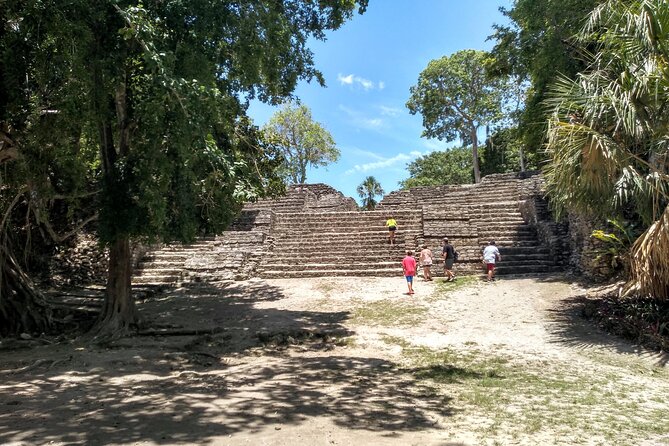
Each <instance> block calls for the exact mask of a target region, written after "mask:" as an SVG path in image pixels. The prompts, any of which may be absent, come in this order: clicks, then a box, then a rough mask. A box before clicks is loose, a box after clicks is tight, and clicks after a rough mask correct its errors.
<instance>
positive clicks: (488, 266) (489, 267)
mask: <svg viewBox="0 0 669 446" xmlns="http://www.w3.org/2000/svg"><path fill="white" fill-rule="evenodd" d="M485 265H486V268H488V271H492V270H494V269H495V264H494V263H486V264H485Z"/></svg>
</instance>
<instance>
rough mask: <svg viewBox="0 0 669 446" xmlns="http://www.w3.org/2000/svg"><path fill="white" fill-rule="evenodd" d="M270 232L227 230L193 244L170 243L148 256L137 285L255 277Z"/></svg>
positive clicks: (139, 274)
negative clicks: (266, 233) (267, 233)
mask: <svg viewBox="0 0 669 446" xmlns="http://www.w3.org/2000/svg"><path fill="white" fill-rule="evenodd" d="M265 240H266V235H265V233H264V232H261V231H225V232H224V233H223V234H222V235H220V236H209V237H202V238H200V239H198V240H197V241H195V242H194V243H191V244H180V243H175V244H169V245H166V246H162V247H160V248H158V249H156V250H153V251H150V252H149V253H148V254H147V255H145V256H144V258H143V259H142V261H141V262H140V264H139V266H138V267H137V269H136V271H135V275H134V277H133V281H132V282H133V285H164V284H168V285H180V284H182V283H186V282H187V283H197V282H207V283H211V282H222V281H228V280H243V279H248V278H250V277H252V275H253V274H254V271H255V268H256V266H257V264H258V263H259V262H260V260H261V258H262V255H263V252H264V247H265Z"/></svg>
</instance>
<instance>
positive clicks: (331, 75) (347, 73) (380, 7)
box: [249, 0, 512, 201]
mask: <svg viewBox="0 0 669 446" xmlns="http://www.w3.org/2000/svg"><path fill="white" fill-rule="evenodd" d="M369 3H370V4H369V7H368V9H367V12H366V13H365V14H363V15H362V16H360V15H356V16H355V17H354V18H353V20H352V21H349V22H347V23H346V24H345V25H344V26H343V27H342V28H340V29H339V30H337V31H334V32H331V33H329V34H328V39H327V40H326V41H325V42H321V41H312V42H311V44H310V47H311V49H312V51H313V52H314V54H315V62H316V67H317V68H318V69H319V70H320V71H321V72H322V73H323V75H324V76H325V81H326V83H327V87H326V88H323V87H320V86H319V85H318V84H317V83H315V82H312V83H311V84H309V83H306V82H303V83H301V84H300V85H299V86H298V88H297V90H296V94H297V96H298V97H299V98H300V100H301V102H302V103H303V104H304V105H306V106H308V107H309V108H310V109H311V112H312V116H313V119H314V120H315V121H317V122H319V123H320V124H321V125H323V126H324V127H325V128H326V129H327V130H328V131H329V132H330V133H331V134H332V136H333V137H334V140H335V142H336V144H337V147H338V148H339V150H340V151H341V157H340V159H339V161H338V162H337V163H334V164H331V165H329V166H327V167H319V168H317V169H310V170H309V171H308V172H307V182H308V183H326V184H329V185H330V186H332V187H334V188H335V189H337V190H339V191H341V192H342V193H343V194H344V195H346V196H349V197H353V198H355V199H356V200H358V201H360V200H359V197H358V195H357V193H356V188H357V186H358V185H359V184H360V183H362V181H363V180H364V179H365V178H366V177H367V176H370V175H371V176H374V177H375V178H376V179H377V180H378V181H379V183H381V186H382V187H383V189H384V190H385V192H386V193H389V192H391V191H393V190H397V189H399V185H398V182H399V181H401V180H404V179H406V178H407V177H408V172H407V170H406V166H407V164H408V163H409V162H411V161H412V160H414V159H416V158H417V157H418V156H421V155H425V154H427V153H430V152H432V151H435V150H444V149H446V148H447V147H450V146H453V145H454V144H455V143H445V142H441V141H438V140H428V139H425V138H421V136H420V135H421V133H422V130H423V127H422V120H421V117H420V115H416V116H412V115H411V114H409V111H408V109H407V108H406V106H405V104H406V102H407V100H408V99H409V88H410V87H411V86H412V85H414V84H415V83H416V81H417V80H418V75H419V74H420V72H421V71H423V69H424V68H425V67H426V66H427V64H428V62H429V61H430V60H432V59H438V58H440V57H442V56H445V55H450V54H452V53H454V52H456V51H458V50H463V49H483V50H489V49H490V48H491V47H492V45H493V44H492V42H486V38H487V37H488V36H489V35H490V34H492V25H493V24H494V23H498V24H505V23H507V22H506V20H505V18H504V17H503V16H502V14H501V13H500V12H499V10H498V9H499V7H500V6H504V7H506V8H510V7H511V3H512V2H511V0H508V1H507V0H470V1H462V0H459V1H457V0H370V2H369ZM276 110H277V109H276V108H273V107H269V106H267V105H265V104H261V103H257V102H254V103H253V104H251V107H250V109H249V114H250V115H251V117H252V118H253V119H254V121H255V123H256V125H259V126H262V125H263V124H265V123H266V122H267V121H268V120H269V118H270V117H271V116H272V114H273V113H274V112H275V111H276Z"/></svg>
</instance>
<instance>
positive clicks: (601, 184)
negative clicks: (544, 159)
mask: <svg viewBox="0 0 669 446" xmlns="http://www.w3.org/2000/svg"><path fill="white" fill-rule="evenodd" d="M578 42H579V44H580V45H581V47H582V48H583V50H584V51H585V49H587V48H594V51H593V52H592V53H591V55H590V57H589V58H588V67H587V69H586V70H584V71H582V72H581V73H579V74H578V75H577V76H576V77H575V78H574V79H569V78H561V79H560V80H559V81H558V82H557V83H556V84H555V85H554V87H553V90H552V93H551V96H550V99H549V100H548V102H547V104H549V105H550V106H551V108H552V110H553V115H552V118H551V119H550V121H549V132H548V154H549V155H550V163H549V165H548V166H547V169H546V178H547V186H548V191H549V193H550V195H551V197H552V198H553V203H555V205H556V207H557V209H558V211H560V210H562V209H565V208H570V209H579V210H580V211H582V212H586V213H590V214H591V215H600V216H608V215H612V214H614V215H630V214H631V215H633V216H636V217H637V218H638V219H640V220H641V221H642V222H643V223H645V225H646V226H647V227H648V230H647V231H646V232H645V233H644V234H642V235H641V236H640V237H639V239H637V241H636V242H635V243H634V245H633V247H632V255H631V272H632V277H631V281H630V283H629V284H628V286H627V289H626V291H627V292H628V293H635V294H640V295H649V296H654V297H656V298H660V299H668V298H669V262H667V261H666V258H667V252H668V251H669V208H667V203H668V202H669V143H668V141H669V138H668V136H669V114H667V107H668V106H669V45H667V42H669V8H667V3H666V1H664V0H638V1H632V2H630V1H621V0H613V1H608V2H606V3H604V4H602V5H600V6H599V7H597V8H596V9H595V10H594V11H593V12H592V13H591V15H590V18H589V20H588V22H587V24H586V26H585V27H584V29H583V31H582V32H581V33H580V34H579V38H578Z"/></svg>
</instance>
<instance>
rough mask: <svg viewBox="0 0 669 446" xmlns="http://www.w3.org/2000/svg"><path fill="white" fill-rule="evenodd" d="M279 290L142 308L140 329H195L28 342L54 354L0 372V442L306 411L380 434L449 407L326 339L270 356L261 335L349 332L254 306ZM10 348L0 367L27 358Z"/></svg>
mask: <svg viewBox="0 0 669 446" xmlns="http://www.w3.org/2000/svg"><path fill="white" fill-rule="evenodd" d="M283 298H285V296H284V295H283V294H282V292H281V290H280V289H278V288H276V287H273V286H270V285H268V284H266V283H265V282H262V281H249V282H237V283H234V284H230V285H228V286H226V287H214V286H201V287H197V288H193V289H180V290H173V291H170V292H169V293H167V294H165V295H160V296H156V297H155V298H152V299H150V300H148V301H146V302H145V303H143V304H141V305H140V308H141V311H142V313H143V315H144V316H147V317H148V320H149V321H150V324H149V326H150V327H162V328H165V327H167V328H168V329H172V330H175V332H177V333H178V332H179V330H185V329H196V330H197V331H201V332H202V333H203V334H197V335H189V336H180V335H169V336H137V337H131V338H126V339H124V340H121V341H120V342H118V343H116V344H114V345H110V346H109V347H107V348H101V347H91V346H83V345H80V346H77V345H73V346H66V345H59V346H52V347H50V348H42V349H35V350H34V351H32V358H31V359H30V360H31V361H32V360H34V359H35V358H41V359H44V358H47V359H49V360H57V361H59V362H58V364H57V366H56V365H54V363H53V362H52V363H51V365H52V368H49V366H48V365H46V366H44V367H38V368H35V369H32V370H30V371H26V372H24V373H15V374H5V375H4V376H3V381H2V384H0V444H5V443H9V442H19V443H20V442H26V443H27V444H45V443H48V442H49V441H54V442H63V443H65V444H86V445H97V444H108V443H115V444H130V443H134V442H141V441H151V442H155V443H157V444H175V443H180V444H207V443H209V442H211V441H213V439H214V438H216V437H220V436H227V435H232V434H235V433H253V432H259V431H262V430H264V429H268V428H269V429H273V427H272V426H282V425H299V424H300V423H303V422H305V421H306V420H308V419H310V418H313V417H326V418H328V419H329V420H330V421H331V422H333V423H334V424H336V425H339V426H342V427H345V428H347V429H353V430H366V431H372V432H382V433H383V434H384V435H385V433H386V432H388V433H390V432H393V431H394V432H402V431H406V432H415V431H420V430H424V429H426V428H429V427H433V426H434V425H435V423H436V422H437V419H440V418H443V417H446V416H450V415H452V414H453V409H452V408H451V407H450V403H451V401H450V399H449V398H447V397H444V396H441V395H438V394H437V393H436V392H435V391H434V390H433V389H431V388H429V387H425V386H423V385H422V384H421V383H420V382H417V381H416V380H415V379H414V378H411V377H410V376H409V375H407V374H403V373H401V372H400V371H399V370H398V369H397V368H396V367H395V365H394V364H393V363H391V362H388V361H385V360H381V359H375V358H361V357H346V356H342V355H341V354H336V351H332V350H335V349H336V346H334V345H332V344H328V343H327V342H325V341H324V338H323V337H320V338H318V339H319V342H318V343H312V344H304V345H298V346H291V347H295V348H301V349H302V351H306V352H309V353H311V354H312V355H313V356H310V355H303V356H298V355H293V354H290V353H289V352H286V351H279V350H276V349H274V350H273V353H274V355H267V349H269V350H272V349H271V348H269V347H266V346H263V344H262V343H261V342H260V341H259V339H258V335H257V332H258V331H264V332H270V333H272V332H281V331H288V332H290V333H296V332H327V333H333V334H336V335H339V336H346V335H350V334H352V333H351V332H349V331H347V330H346V328H345V327H344V326H343V324H342V323H343V322H344V321H345V320H346V319H348V317H349V314H348V312H335V313H326V312H318V311H291V310H282V309H277V308H259V307H258V304H262V303H264V302H273V301H279V300H281V299H283ZM320 349H326V350H330V352H329V353H328V354H327V355H320ZM19 353H20V352H15V354H16V356H13V358H12V357H10V358H3V361H2V362H3V363H4V365H3V367H2V368H3V369H7V368H14V367H8V364H11V363H12V361H17V358H19V357H22V358H23V360H24V361H25V360H26V358H25V356H20V355H19ZM255 355H257V356H255ZM319 355H320V356H319ZM314 356H315V357H314ZM234 358H237V360H236V361H235V360H234ZM16 365H17V363H16V362H14V363H13V366H16Z"/></svg>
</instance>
